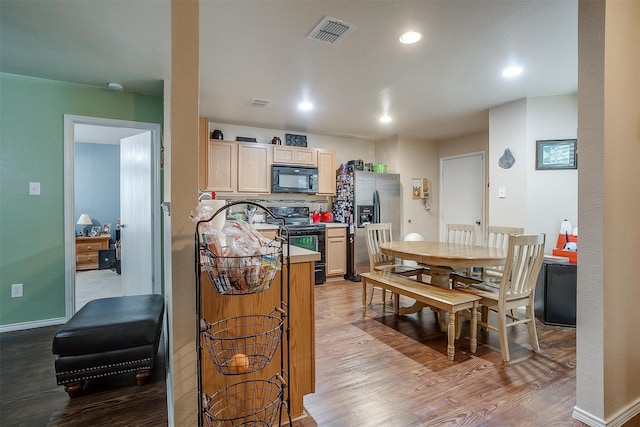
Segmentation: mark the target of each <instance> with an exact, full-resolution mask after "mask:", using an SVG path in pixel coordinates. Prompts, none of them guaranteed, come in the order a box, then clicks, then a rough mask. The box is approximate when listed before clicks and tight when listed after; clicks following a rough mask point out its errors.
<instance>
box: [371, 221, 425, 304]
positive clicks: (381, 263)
mask: <svg viewBox="0 0 640 427" xmlns="http://www.w3.org/2000/svg"><path fill="white" fill-rule="evenodd" d="M364 230H365V234H366V238H367V252H368V253H369V271H374V270H381V271H390V272H392V273H395V274H400V275H402V276H409V277H411V276H416V277H417V280H418V281H422V272H423V269H422V267H418V266H412V265H403V264H402V261H401V260H400V262H399V263H396V260H395V259H394V258H392V257H390V256H388V255H385V254H383V253H382V252H381V251H380V244H382V243H386V242H391V241H393V232H392V229H391V224H390V223H377V224H366V225H365V226H364ZM376 288H377V289H380V290H381V291H382V304H383V306H384V304H385V303H386V293H387V291H386V290H384V289H382V288H378V287H377V286H374V287H373V288H372V289H371V297H370V298H369V304H371V302H372V301H373V294H374V292H375V289H376ZM383 309H384V308H383Z"/></svg>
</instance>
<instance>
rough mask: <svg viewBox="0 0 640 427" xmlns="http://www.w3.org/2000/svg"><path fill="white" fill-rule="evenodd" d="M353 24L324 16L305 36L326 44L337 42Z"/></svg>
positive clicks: (347, 32)
mask: <svg viewBox="0 0 640 427" xmlns="http://www.w3.org/2000/svg"><path fill="white" fill-rule="evenodd" d="M354 28H355V26H353V25H351V24H347V23H346V22H344V21H340V20H339V19H335V18H330V17H328V16H325V17H324V18H322V20H321V21H320V22H319V23H318V25H316V26H315V28H314V29H313V30H311V32H310V33H309V34H308V35H307V38H309V39H312V40H318V41H321V42H323V43H327V44H338V43H340V42H341V41H342V39H343V38H345V37H346V36H347V34H349V33H350V32H351V31H353V29H354Z"/></svg>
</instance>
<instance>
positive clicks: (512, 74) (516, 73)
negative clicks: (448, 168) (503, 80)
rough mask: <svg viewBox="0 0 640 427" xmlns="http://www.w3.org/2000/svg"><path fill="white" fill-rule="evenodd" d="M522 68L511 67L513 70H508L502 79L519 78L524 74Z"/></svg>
mask: <svg viewBox="0 0 640 427" xmlns="http://www.w3.org/2000/svg"><path fill="white" fill-rule="evenodd" d="M522 71H523V70H522V68H521V67H511V68H507V69H505V70H504V71H503V72H502V77H515V76H519V75H520V74H522Z"/></svg>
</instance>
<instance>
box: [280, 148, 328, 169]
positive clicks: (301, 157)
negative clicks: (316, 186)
mask: <svg viewBox="0 0 640 427" xmlns="http://www.w3.org/2000/svg"><path fill="white" fill-rule="evenodd" d="M317 151H318V150H316V149H314V148H307V147H293V146H289V145H274V146H273V163H276V164H293V165H307V166H316V165H317V157H316V156H317V155H316V152H317Z"/></svg>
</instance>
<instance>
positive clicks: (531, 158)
mask: <svg viewBox="0 0 640 427" xmlns="http://www.w3.org/2000/svg"><path fill="white" fill-rule="evenodd" d="M577 121H578V111H577V96H576V95H562V96H547V97H538V98H527V99H521V100H518V101H514V102H510V103H508V104H504V105H501V106H499V107H495V108H492V109H491V111H490V112H489V160H488V161H489V196H488V199H489V221H488V223H489V224H491V225H505V226H516V227H524V229H525V233H545V234H546V235H547V243H546V246H545V253H548V254H550V253H551V252H552V250H553V249H554V248H555V245H556V240H557V237H558V233H559V231H560V223H561V222H562V221H563V220H564V219H565V218H566V219H568V220H569V221H570V222H571V223H572V225H573V226H574V227H576V226H577V217H578V199H577V193H578V172H577V170H575V169H572V170H536V169H535V161H536V141H537V140H545V139H574V138H576V137H577ZM506 148H509V149H510V150H511V152H512V154H513V156H514V157H515V159H516V162H515V164H514V165H513V166H512V167H511V168H510V169H502V168H500V167H499V166H498V160H499V158H500V157H501V156H502V155H503V154H504V150H505V149H506ZM499 187H505V189H506V194H507V197H506V198H502V199H500V198H498V188H499Z"/></svg>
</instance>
